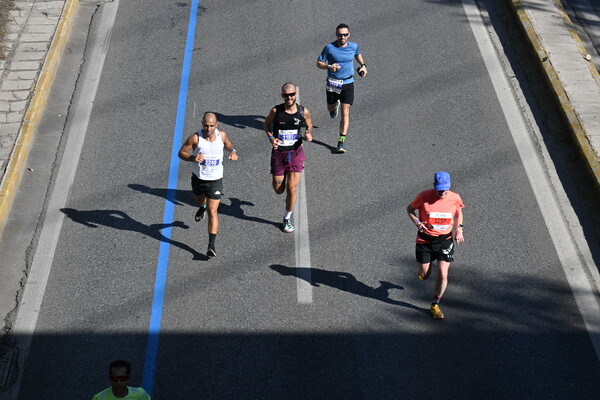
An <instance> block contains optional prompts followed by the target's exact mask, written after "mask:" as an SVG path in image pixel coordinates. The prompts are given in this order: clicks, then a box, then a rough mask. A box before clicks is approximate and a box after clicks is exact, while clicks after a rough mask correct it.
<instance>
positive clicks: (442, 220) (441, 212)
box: [410, 189, 465, 243]
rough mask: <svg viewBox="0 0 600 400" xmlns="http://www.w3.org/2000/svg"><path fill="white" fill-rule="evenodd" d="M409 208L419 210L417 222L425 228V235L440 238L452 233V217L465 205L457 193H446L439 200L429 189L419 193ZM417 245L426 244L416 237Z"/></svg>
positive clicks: (433, 191)
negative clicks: (421, 223)
mask: <svg viewBox="0 0 600 400" xmlns="http://www.w3.org/2000/svg"><path fill="white" fill-rule="evenodd" d="M410 206H411V207H412V208H414V209H415V210H419V221H421V222H423V223H424V224H425V225H426V226H427V227H426V228H425V231H424V232H425V233H426V234H428V235H432V236H441V235H446V234H448V233H450V232H452V228H453V227H454V216H455V215H456V214H458V211H459V210H460V209H461V208H463V207H464V206H465V205H464V204H463V202H462V199H461V198H460V196H459V195H458V193H454V192H451V191H448V193H447V194H446V197H445V198H444V199H440V198H439V197H437V195H436V194H435V190H434V189H429V190H424V191H422V192H421V193H419V194H418V195H417V197H415V199H414V200H413V201H412V202H411V203H410ZM417 243H428V242H427V241H426V240H423V239H421V238H420V237H419V236H418V235H417Z"/></svg>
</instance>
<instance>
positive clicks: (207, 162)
mask: <svg viewBox="0 0 600 400" xmlns="http://www.w3.org/2000/svg"><path fill="white" fill-rule="evenodd" d="M220 164H221V160H220V159H219V158H209V157H207V156H204V160H202V162H201V163H200V168H202V170H203V171H207V172H208V171H212V170H214V169H216V168H217V167H218V166H219V165H220Z"/></svg>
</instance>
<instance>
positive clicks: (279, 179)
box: [273, 175, 285, 194]
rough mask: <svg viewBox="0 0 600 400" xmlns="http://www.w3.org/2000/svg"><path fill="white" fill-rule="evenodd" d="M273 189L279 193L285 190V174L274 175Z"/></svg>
mask: <svg viewBox="0 0 600 400" xmlns="http://www.w3.org/2000/svg"><path fill="white" fill-rule="evenodd" d="M273 190H275V193H277V194H282V193H283V192H284V191H285V175H273Z"/></svg>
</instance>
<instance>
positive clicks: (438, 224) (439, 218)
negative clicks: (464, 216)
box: [428, 212, 452, 231]
mask: <svg viewBox="0 0 600 400" xmlns="http://www.w3.org/2000/svg"><path fill="white" fill-rule="evenodd" d="M428 225H429V226H430V227H431V229H437V230H440V231H443V230H446V229H448V227H450V226H451V225H452V213H449V212H431V213H429V220H428Z"/></svg>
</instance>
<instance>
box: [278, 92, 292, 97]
mask: <svg viewBox="0 0 600 400" xmlns="http://www.w3.org/2000/svg"><path fill="white" fill-rule="evenodd" d="M295 95H296V92H294V93H281V97H294V96H295Z"/></svg>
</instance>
